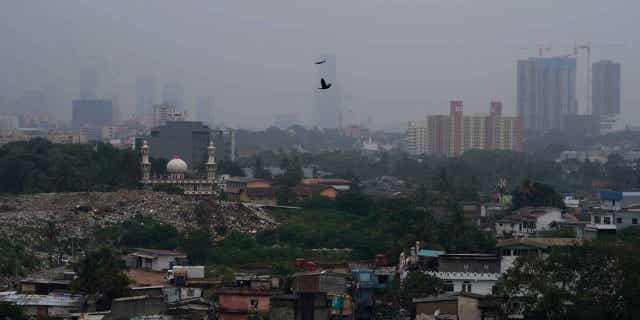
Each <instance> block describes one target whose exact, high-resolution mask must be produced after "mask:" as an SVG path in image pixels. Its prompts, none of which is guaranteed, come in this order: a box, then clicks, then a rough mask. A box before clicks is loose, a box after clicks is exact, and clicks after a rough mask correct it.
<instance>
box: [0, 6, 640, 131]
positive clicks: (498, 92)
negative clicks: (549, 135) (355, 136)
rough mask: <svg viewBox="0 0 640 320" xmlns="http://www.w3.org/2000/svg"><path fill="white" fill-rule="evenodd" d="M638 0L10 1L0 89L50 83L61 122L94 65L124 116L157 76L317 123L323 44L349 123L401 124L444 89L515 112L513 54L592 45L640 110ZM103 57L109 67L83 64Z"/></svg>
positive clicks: (228, 109) (445, 96) (251, 111)
mask: <svg viewBox="0 0 640 320" xmlns="http://www.w3.org/2000/svg"><path fill="white" fill-rule="evenodd" d="M549 8H553V10H549ZM639 9H640V3H637V2H635V1H627V0H613V1H607V2H606V5H603V3H602V1H597V0H567V1H560V2H559V1H552V0H541V1H526V2H522V1H508V0H497V1H491V2H479V1H472V0H460V1H444V0H436V1H413V0H409V1H377V0H373V1H366V2H344V1H336V0H327V1H322V2H299V1H293V0H284V1H279V2H278V3H272V2H259V1H250V2H245V1H229V0H221V1H215V2H211V1H189V2H187V3H184V2H176V1H168V0H158V1H153V2H151V3H148V2H146V1H145V2H132V1H126V0H113V1H108V2H85V1H77V0H70V1H55V2H52V1H37V0H36V1H18V0H8V1H3V2H2V4H0V18H1V20H0V21H2V28H0V36H1V37H2V39H3V48H4V50H2V52H0V68H1V69H2V70H3V74H2V76H0V96H2V97H5V101H10V102H13V101H15V100H17V99H18V98H19V97H20V96H22V94H23V93H24V92H27V91H32V90H38V91H44V92H46V91H47V90H44V88H45V87H46V86H49V85H51V84H55V86H56V87H57V89H56V92H57V93H56V95H59V96H60V97H62V99H61V100H62V102H61V103H55V104H51V105H50V106H49V105H48V106H47V108H48V109H49V111H51V112H52V113H53V114H55V115H56V116H57V117H58V118H60V119H63V120H66V121H69V120H70V118H71V100H73V99H77V98H81V95H80V91H81V90H80V89H81V88H80V82H79V80H78V79H79V75H80V74H81V73H83V70H84V69H87V68H92V67H94V65H95V69H96V71H97V73H98V75H99V76H100V77H98V78H99V80H100V81H99V83H98V85H97V87H98V90H97V91H98V92H97V98H105V96H104V95H103V94H102V93H103V92H112V93H115V94H116V95H117V96H118V98H119V99H118V105H119V107H120V109H121V112H122V113H123V114H125V115H130V114H133V113H135V112H136V105H137V103H136V90H135V86H136V78H137V77H139V76H140V75H149V74H152V75H155V77H156V86H157V88H156V90H158V93H159V92H160V91H161V90H162V85H163V84H165V83H168V82H171V81H175V82H178V83H180V84H182V86H183V88H184V90H185V92H186V93H188V94H186V97H185V98H184V99H185V100H184V104H185V107H187V108H193V107H194V106H193V104H195V102H196V99H197V97H200V96H215V97H216V107H217V108H218V109H220V112H221V113H224V115H225V116H224V119H225V122H229V124H230V125H234V126H242V127H251V128H259V127H264V126H267V125H268V124H270V123H271V122H272V120H273V117H272V115H273V114H276V113H277V114H284V113H298V114H299V115H300V117H299V119H301V120H304V122H305V124H311V121H310V120H311V119H312V112H311V110H312V109H313V105H314V88H316V87H317V79H316V73H317V70H316V68H315V66H314V65H313V64H312V61H313V60H314V59H316V58H317V57H318V56H319V55H320V54H322V53H324V52H330V53H333V54H335V55H336V56H337V57H339V59H340V65H339V69H338V70H337V73H338V74H337V78H338V80H339V87H340V90H342V91H343V92H344V96H345V97H346V96H349V105H348V107H349V108H351V109H352V110H353V111H354V113H355V114H356V116H357V118H358V119H366V118H367V117H368V116H371V117H372V118H373V119H374V120H375V123H374V125H376V126H382V125H387V124H391V125H393V124H399V125H398V126H401V124H404V123H406V120H407V119H411V118H415V117H423V116H425V115H426V114H429V113H436V112H437V111H436V110H439V109H440V108H441V106H442V105H446V104H447V103H448V101H449V100H450V98H451V97H459V98H460V99H462V100H464V101H465V108H466V110H467V111H468V112H482V111H484V110H485V109H486V107H485V106H486V101H488V100H490V99H491V97H494V96H500V97H501V99H502V101H503V102H504V108H505V111H506V112H508V113H515V110H516V105H517V103H516V92H517V88H516V79H515V74H516V69H517V66H516V64H515V63H514V61H516V60H517V59H524V58H526V57H529V56H533V55H536V54H537V51H538V49H537V47H538V45H544V46H549V47H551V48H552V49H551V50H550V51H548V52H545V55H546V56H555V55H564V54H566V53H568V52H567V51H570V49H567V48H566V47H571V46H573V44H574V43H575V42H579V43H582V42H586V41H591V42H592V43H593V44H594V46H593V50H592V61H598V60H601V59H610V60H612V61H616V62H618V63H621V64H622V65H624V68H625V71H624V72H623V73H622V75H621V77H622V79H621V92H622V93H623V95H622V96H621V109H622V113H623V114H624V118H626V119H629V118H632V119H640V112H638V111H636V110H638V108H634V106H637V105H639V104H640V92H637V90H634V89H633V88H634V87H635V84H636V83H637V82H638V80H640V76H639V75H640V63H639V62H638V61H637V57H638V56H640V54H639V53H640V52H638V48H637V47H636V46H634V45H633V43H634V42H637V41H638V40H639V39H638V35H637V33H636V32H635V30H636V29H637V18H636V15H637V14H636V12H638V10H639ZM598 44H601V45H602V46H598ZM607 44H620V46H606V45H607ZM579 59H580V58H579ZM97 60H99V61H102V60H104V61H106V62H105V63H96V64H93V63H91V61H97ZM580 65H582V64H580ZM594 76H595V74H594ZM91 83H92V81H88V82H86V84H87V88H86V89H89V88H90V87H93V85H91ZM82 91H85V90H84V89H83V90H82ZM86 91H87V92H92V91H93V90H92V89H91V90H86ZM92 95H93V94H92V93H91V94H88V95H87V96H92ZM578 96H579V97H583V95H581V94H579V95H578ZM160 102H162V101H161V100H160V95H159V94H158V95H157V96H156V101H155V103H160ZM345 106H346V105H345ZM626 106H629V107H626ZM580 108H582V106H580ZM626 113H628V114H626Z"/></svg>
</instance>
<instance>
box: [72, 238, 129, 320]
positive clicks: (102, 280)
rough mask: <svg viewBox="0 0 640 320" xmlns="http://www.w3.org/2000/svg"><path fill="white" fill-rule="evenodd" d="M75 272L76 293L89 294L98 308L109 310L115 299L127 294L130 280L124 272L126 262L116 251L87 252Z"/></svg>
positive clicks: (74, 285)
mask: <svg viewBox="0 0 640 320" xmlns="http://www.w3.org/2000/svg"><path fill="white" fill-rule="evenodd" d="M74 270H75V272H76V274H77V278H76V279H75V280H74V281H73V289H74V291H77V292H82V293H85V294H87V295H88V296H89V299H90V300H95V302H96V305H97V306H98V308H103V309H106V308H109V307H110V306H111V301H112V300H113V299H115V298H119V297H122V296H125V295H126V294H127V290H128V286H129V284H130V280H129V278H128V277H127V274H126V273H125V272H124V271H125V265H124V261H122V258H121V256H120V254H119V253H118V252H116V251H115V250H114V249H111V248H109V247H101V248H99V249H98V250H95V251H91V252H87V253H86V255H85V256H84V257H83V258H82V260H80V262H78V263H77V264H76V265H75V266H74Z"/></svg>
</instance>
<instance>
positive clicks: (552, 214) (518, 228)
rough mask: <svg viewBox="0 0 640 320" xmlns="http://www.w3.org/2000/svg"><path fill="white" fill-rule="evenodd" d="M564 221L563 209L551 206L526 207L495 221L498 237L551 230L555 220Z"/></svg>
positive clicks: (519, 235)
mask: <svg viewBox="0 0 640 320" xmlns="http://www.w3.org/2000/svg"><path fill="white" fill-rule="evenodd" d="M559 221H564V218H563V216H562V211H561V210H560V209H558V208H550V207H526V208H521V209H520V210H518V211H517V212H516V213H514V214H512V215H510V216H507V217H504V218H502V219H499V220H498V221H496V223H495V234H496V237H497V238H508V237H529V236H533V235H535V234H536V233H538V232H541V231H549V230H551V225H552V223H553V222H559Z"/></svg>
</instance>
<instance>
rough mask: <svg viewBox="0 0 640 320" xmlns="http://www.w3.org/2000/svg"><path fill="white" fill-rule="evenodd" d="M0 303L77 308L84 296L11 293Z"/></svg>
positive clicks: (0, 298)
mask: <svg viewBox="0 0 640 320" xmlns="http://www.w3.org/2000/svg"><path fill="white" fill-rule="evenodd" d="M0 301H4V302H11V303H14V304H17V305H20V306H54V307H75V306H79V305H81V304H82V303H83V301H84V296H82V295H73V294H65V293H56V294H49V295H41V294H19V293H10V294H7V295H1V296H0Z"/></svg>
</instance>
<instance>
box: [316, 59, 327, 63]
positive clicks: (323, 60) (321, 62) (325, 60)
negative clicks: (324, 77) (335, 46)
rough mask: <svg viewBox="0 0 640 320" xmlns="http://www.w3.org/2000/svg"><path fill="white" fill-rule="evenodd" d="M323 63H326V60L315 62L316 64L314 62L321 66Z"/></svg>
mask: <svg viewBox="0 0 640 320" xmlns="http://www.w3.org/2000/svg"><path fill="white" fill-rule="evenodd" d="M325 62H327V59H324V60H320V61H317V62H316V64H323V63H325Z"/></svg>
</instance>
